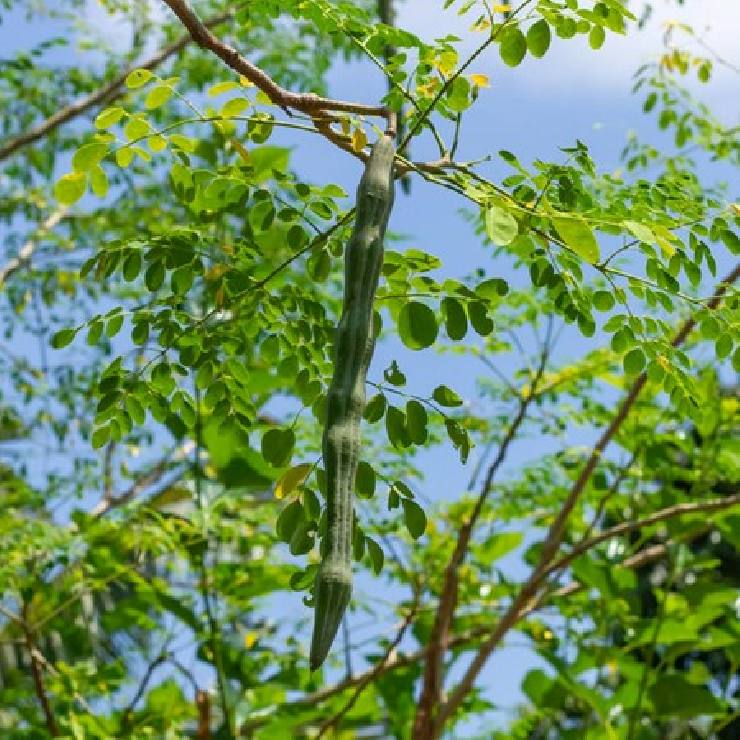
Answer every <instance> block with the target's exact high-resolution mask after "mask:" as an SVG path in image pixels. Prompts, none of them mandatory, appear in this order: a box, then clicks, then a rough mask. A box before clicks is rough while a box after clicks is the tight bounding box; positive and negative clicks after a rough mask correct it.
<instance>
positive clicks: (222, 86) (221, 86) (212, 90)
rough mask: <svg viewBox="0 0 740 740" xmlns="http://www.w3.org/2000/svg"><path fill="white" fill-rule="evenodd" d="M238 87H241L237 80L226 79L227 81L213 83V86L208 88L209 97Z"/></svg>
mask: <svg viewBox="0 0 740 740" xmlns="http://www.w3.org/2000/svg"><path fill="white" fill-rule="evenodd" d="M237 87H239V85H238V84H237V83H236V82H234V80H226V82H219V83H217V84H215V85H213V86H212V87H209V88H208V97H209V98H215V97H217V96H218V95H221V94H223V93H225V92H229V91H231V90H234V89H235V88H237Z"/></svg>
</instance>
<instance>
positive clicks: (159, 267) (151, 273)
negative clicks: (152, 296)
mask: <svg viewBox="0 0 740 740" xmlns="http://www.w3.org/2000/svg"><path fill="white" fill-rule="evenodd" d="M164 275H165V269H164V265H163V264H162V263H161V262H152V264H151V265H149V267H148V268H147V271H146V274H145V275H144V282H145V283H146V287H147V288H148V289H149V290H150V291H152V292H154V291H156V290H159V288H161V287H162V283H163V282H164Z"/></svg>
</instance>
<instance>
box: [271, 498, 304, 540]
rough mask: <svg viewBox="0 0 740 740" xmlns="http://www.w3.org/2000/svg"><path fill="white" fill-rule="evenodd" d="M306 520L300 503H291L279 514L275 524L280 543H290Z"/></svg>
mask: <svg viewBox="0 0 740 740" xmlns="http://www.w3.org/2000/svg"><path fill="white" fill-rule="evenodd" d="M305 520H306V514H305V512H304V510H303V506H302V505H301V502H300V501H298V500H295V501H291V502H290V503H289V504H288V505H287V506H286V507H285V508H284V509H283V510H282V511H281V512H280V516H278V518H277V522H276V523H275V531H276V533H277V536H278V537H279V538H280V540H281V541H282V542H290V541H291V539H292V538H293V534H294V533H295V532H296V530H297V529H298V527H299V526H300V525H301V523H302V522H304V521H305Z"/></svg>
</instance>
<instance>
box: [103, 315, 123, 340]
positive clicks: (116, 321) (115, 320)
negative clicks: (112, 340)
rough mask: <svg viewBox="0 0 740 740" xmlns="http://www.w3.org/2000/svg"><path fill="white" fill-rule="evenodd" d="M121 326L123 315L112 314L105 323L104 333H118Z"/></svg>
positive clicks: (110, 335) (109, 334)
mask: <svg viewBox="0 0 740 740" xmlns="http://www.w3.org/2000/svg"><path fill="white" fill-rule="evenodd" d="M122 326H123V315H122V314H117V315H116V316H113V317H112V318H111V319H110V320H109V321H108V323H107V324H106V325H105V335H106V336H107V337H115V336H116V334H118V332H119V331H121V327H122Z"/></svg>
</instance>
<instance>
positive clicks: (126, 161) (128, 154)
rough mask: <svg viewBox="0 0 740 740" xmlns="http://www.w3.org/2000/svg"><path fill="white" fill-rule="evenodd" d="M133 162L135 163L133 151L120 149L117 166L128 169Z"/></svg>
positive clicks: (117, 153) (117, 152) (117, 154)
mask: <svg viewBox="0 0 740 740" xmlns="http://www.w3.org/2000/svg"><path fill="white" fill-rule="evenodd" d="M133 161H134V152H133V150H131V149H129V148H126V149H119V150H118V151H116V164H117V165H118V166H119V167H123V168H126V167H128V166H129V165H130V164H131V162H133Z"/></svg>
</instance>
